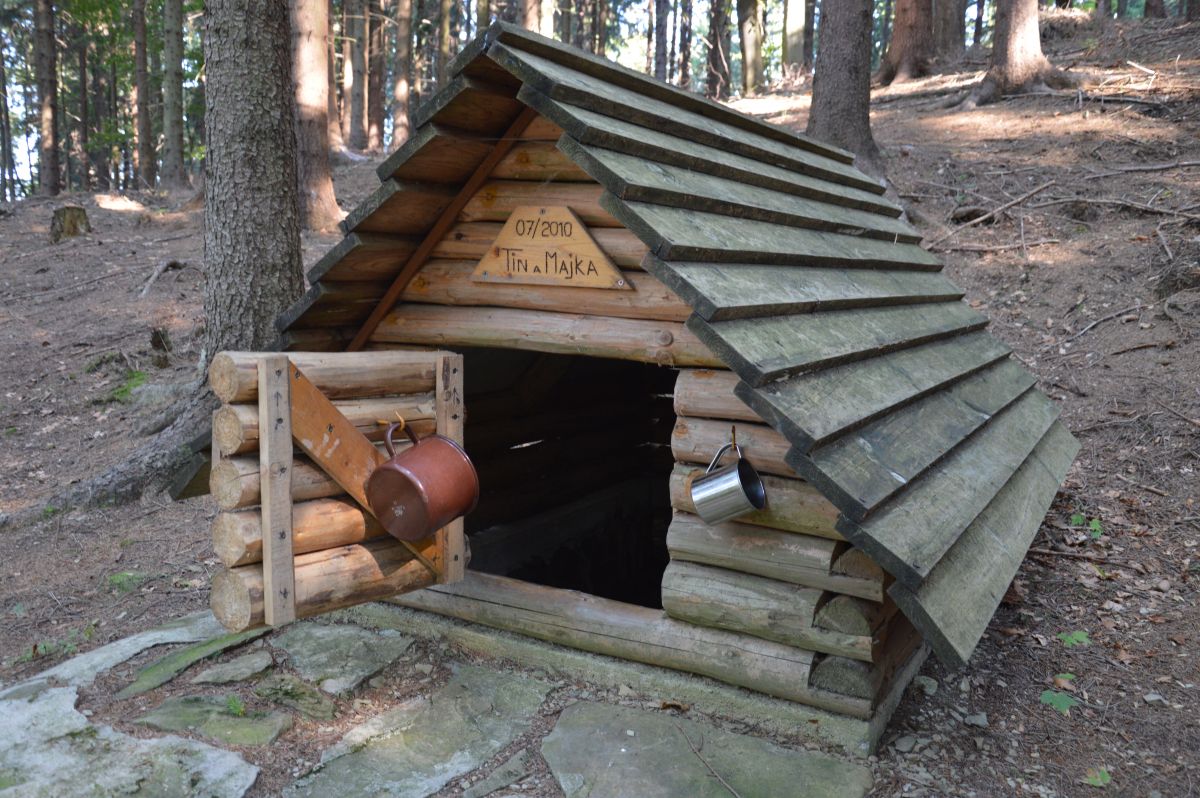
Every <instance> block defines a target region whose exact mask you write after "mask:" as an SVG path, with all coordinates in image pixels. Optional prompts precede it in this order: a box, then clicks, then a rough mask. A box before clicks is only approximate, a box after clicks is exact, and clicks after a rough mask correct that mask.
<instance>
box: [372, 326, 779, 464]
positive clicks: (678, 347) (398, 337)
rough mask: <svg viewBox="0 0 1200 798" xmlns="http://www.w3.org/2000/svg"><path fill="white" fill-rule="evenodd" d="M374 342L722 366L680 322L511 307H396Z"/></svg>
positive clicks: (680, 364) (374, 338)
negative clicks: (522, 350) (616, 317)
mask: <svg viewBox="0 0 1200 798" xmlns="http://www.w3.org/2000/svg"><path fill="white" fill-rule="evenodd" d="M371 340H372V341H373V342H376V343H393V344H417V345H421V346H437V347H442V346H447V347H462V346H479V347H492V348H502V349H526V350H532V351H536V352H556V353H561V354H572V355H591V356H592V357H610V358H616V359H621V360H637V361H641V362H644V363H657V364H658V365H660V366H689V365H695V366H715V365H720V364H719V363H718V361H717V360H716V358H715V356H714V355H713V354H712V353H711V352H709V351H708V348H707V347H705V346H704V344H702V343H700V340H699V339H698V338H696V336H694V335H693V334H692V333H691V332H690V331H689V330H688V329H687V328H686V327H684V326H683V325H682V324H680V323H678V322H670V321H644V320H641V319H613V318H608V317H605V316H584V315H578V314H574V313H542V312H538V311H533V310H513V309H509V308H458V307H451V306H445V305H417V304H411V303H408V304H403V305H397V306H396V307H395V308H394V309H393V310H392V311H391V312H390V313H389V314H388V315H387V317H386V318H384V320H383V321H382V322H381V323H380V324H379V327H378V328H376V329H375V332H374V334H373V335H372V337H371ZM789 473H791V470H790V469H789Z"/></svg>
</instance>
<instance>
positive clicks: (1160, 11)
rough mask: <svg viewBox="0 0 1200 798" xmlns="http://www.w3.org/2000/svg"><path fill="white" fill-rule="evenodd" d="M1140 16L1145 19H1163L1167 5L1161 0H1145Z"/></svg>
mask: <svg viewBox="0 0 1200 798" xmlns="http://www.w3.org/2000/svg"><path fill="white" fill-rule="evenodd" d="M1142 16H1144V17H1145V18H1146V19H1165V18H1166V16H1167V7H1166V5H1165V4H1164V3H1163V0H1146V6H1145V9H1144V11H1143V12H1142Z"/></svg>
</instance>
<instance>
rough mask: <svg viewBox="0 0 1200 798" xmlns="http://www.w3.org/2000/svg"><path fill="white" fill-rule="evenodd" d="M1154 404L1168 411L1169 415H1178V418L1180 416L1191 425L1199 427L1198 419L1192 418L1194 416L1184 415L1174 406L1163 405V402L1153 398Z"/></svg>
mask: <svg viewBox="0 0 1200 798" xmlns="http://www.w3.org/2000/svg"><path fill="white" fill-rule="evenodd" d="M1154 404H1156V405H1158V406H1159V407H1161V408H1162V409H1163V410H1166V411H1167V412H1168V413H1170V414H1171V415H1173V416H1178V417H1179V418H1182V419H1183V420H1184V421H1186V422H1187V423H1189V424H1191V425H1192V426H1193V427H1200V421H1197V420H1196V419H1194V418H1191V417H1190V416H1185V415H1184V414H1183V413H1180V412H1179V411H1178V410H1176V409H1175V408H1173V407H1171V406H1170V405H1165V404H1163V403H1162V402H1160V401H1159V400H1157V399H1155V400H1154Z"/></svg>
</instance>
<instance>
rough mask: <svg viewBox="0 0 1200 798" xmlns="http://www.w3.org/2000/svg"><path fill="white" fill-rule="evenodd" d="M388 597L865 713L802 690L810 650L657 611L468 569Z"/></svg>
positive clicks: (857, 705)
mask: <svg viewBox="0 0 1200 798" xmlns="http://www.w3.org/2000/svg"><path fill="white" fill-rule="evenodd" d="M390 601H391V602H393V603H395V604H400V605H403V606H406V607H413V608H416V609H421V610H428V611H430V612H436V613H438V614H440V615H449V616H451V617H454V618H460V619H462V620H466V621H472V622H475V623H481V624H484V625H485V626H491V627H493V628H496V629H504V630H506V631H510V632H516V633H518V634H524V635H528V636H530V637H536V638H538V639H539V640H548V641H550V642H552V643H558V644H560V645H564V646H569V647H571V648H577V649H581V650H583V651H591V652H593V653H596V654H606V655H608V656H612V657H619V658H621V659H626V660H633V661H635V662H644V663H647V664H650V665H658V666H660V667H664V668H671V669H673V670H680V671H686V672H688V673H697V674H701V675H703V676H709V677H712V678H714V679H717V680H719V681H723V682H727V683H729V684H735V685H738V686H740V687H746V688H749V689H751V690H757V691H759V692H761V693H766V694H768V695H773V696H777V697H779V698H787V699H790V700H792V701H798V702H800V703H803V704H808V705H810V706H816V707H821V708H823V709H828V710H830V711H832V712H841V713H845V714H847V715H851V716H853V717H858V718H869V717H870V707H869V703H868V702H866V701H862V700H859V699H854V698H848V697H845V696H839V695H835V694H832V693H825V692H823V691H821V690H814V689H812V688H810V687H808V678H809V673H808V668H809V662H811V661H812V657H813V655H812V654H811V653H810V652H808V651H804V650H801V649H797V648H792V647H790V646H785V645H781V644H779V643H774V642H771V641H768V640H759V639H758V638H755V637H749V636H747V635H739V634H734V633H732V632H726V631H723V630H720V629H707V628H704V627H702V626H693V625H692V624H689V623H684V622H682V621H677V620H675V619H673V618H670V617H669V616H667V615H666V614H665V613H663V612H662V611H661V610H652V609H648V608H646V607H638V606H635V605H632V604H625V603H623V602H619V601H611V600H609V599H603V598H599V597H597V596H592V595H588V594H586V593H578V592H576V591H573V590H561V589H557V588H549V587H543V586H541V585H534V584H530V583H528V582H522V581H520V580H516V579H509V578H507V577H502V576H491V575H488V574H481V573H477V572H475V571H468V572H467V576H466V579H464V580H463V581H462V582H459V583H458V584H455V585H439V586H437V587H435V588H432V589H430V590H422V591H419V592H416V593H410V594H408V595H403V596H397V597H395V598H392V599H390Z"/></svg>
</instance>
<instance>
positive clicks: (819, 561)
mask: <svg viewBox="0 0 1200 798" xmlns="http://www.w3.org/2000/svg"><path fill="white" fill-rule="evenodd" d="M844 545H845V544H844V543H837V542H836V541H832V540H826V539H824V538H817V537H810V536H808V535H798V534H796V533H794V532H780V531H778V530H775V529H767V528H765V527H756V526H750V525H749V524H741V523H737V522H734V521H728V522H726V523H724V524H717V525H715V526H709V525H707V524H705V523H704V522H703V521H701V520H700V519H699V518H698V517H697V516H694V515H688V514H686V513H676V514H675V518H674V519H673V520H672V521H671V526H670V528H669V529H668V531H667V550H668V551H670V553H671V557H672V559H676V560H684V561H686V562H696V563H701V564H703V565H713V566H716V567H718V568H728V569H729V570H732V571H740V572H741V573H744V574H756V575H758V576H765V577H767V578H768V579H779V580H782V581H784V582H791V583H792V584H796V585H804V586H806V587H814V588H818V589H820V590H828V591H830V592H833V593H845V594H847V595H850V596H858V597H859V598H865V599H870V600H871V601H882V600H883V590H884V581H885V580H884V579H883V578H878V579H864V578H861V577H853V576H844V575H841V574H834V573H833V572H832V566H833V560H834V557H835V556H836V554H837V552H838V551H839V548H838V547H839V546H844Z"/></svg>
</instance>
